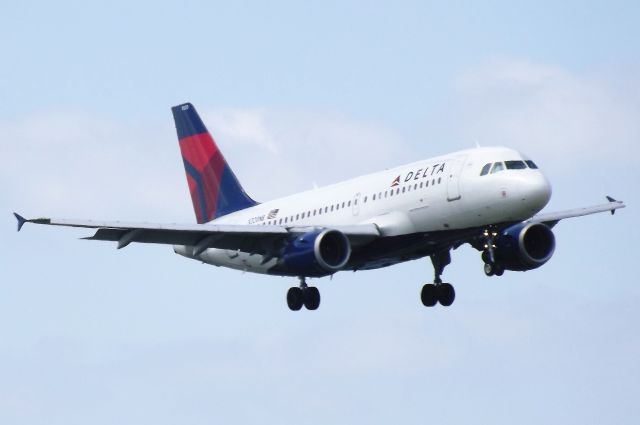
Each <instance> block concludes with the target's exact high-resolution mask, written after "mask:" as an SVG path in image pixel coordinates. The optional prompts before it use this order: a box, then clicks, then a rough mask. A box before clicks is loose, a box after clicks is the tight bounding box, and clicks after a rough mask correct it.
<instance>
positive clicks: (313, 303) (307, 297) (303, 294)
mask: <svg viewBox="0 0 640 425" xmlns="http://www.w3.org/2000/svg"><path fill="white" fill-rule="evenodd" d="M287 305H288V306H289V309H290V310H291V311H298V310H300V309H301V308H302V306H303V305H304V306H305V307H306V309H307V310H317V309H318V307H320V291H318V288H316V287H315V286H307V282H306V281H305V278H304V277H300V286H299V287H296V286H294V287H293V288H289V291H287Z"/></svg>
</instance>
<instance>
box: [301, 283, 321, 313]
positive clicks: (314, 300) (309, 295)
mask: <svg viewBox="0 0 640 425" xmlns="http://www.w3.org/2000/svg"><path fill="white" fill-rule="evenodd" d="M303 295H304V306H305V307H306V308H307V310H317V309H318V307H320V291H318V288H316V287H314V286H309V287H308V288H306V289H305V290H304V291H303Z"/></svg>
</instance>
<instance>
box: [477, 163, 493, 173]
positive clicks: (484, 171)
mask: <svg viewBox="0 0 640 425" xmlns="http://www.w3.org/2000/svg"><path fill="white" fill-rule="evenodd" d="M490 169H491V163H489V164H486V165H485V166H484V167H482V171H480V175H481V176H486V175H487V174H489V170H490Z"/></svg>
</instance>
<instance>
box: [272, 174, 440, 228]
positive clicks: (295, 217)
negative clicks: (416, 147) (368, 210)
mask: <svg viewBox="0 0 640 425" xmlns="http://www.w3.org/2000/svg"><path fill="white" fill-rule="evenodd" d="M440 183H442V177H438V178H437V179H432V180H431V181H429V180H427V181H424V182H420V183H414V184H412V185H411V184H410V185H407V186H402V187H397V188H395V189H388V190H385V191H384V192H383V191H380V192H378V193H374V194H373V195H367V196H365V197H364V198H363V199H362V202H363V203H365V204H366V203H367V201H369V199H371V201H372V202H373V201H377V200H381V199H382V198H391V197H393V196H397V195H400V194H402V193H408V192H411V191H412V190H418V189H422V188H428V187H429V184H431V186H435V185H437V184H440ZM352 205H354V206H355V205H358V199H357V198H356V199H354V200H353V201H344V202H342V203H340V202H339V203H337V204H332V205H328V206H325V207H322V208H317V209H313V210H308V211H306V212H302V213H297V214H296V215H290V216H287V217H283V218H279V219H274V220H267V221H265V222H263V223H262V224H263V225H269V226H271V225H281V224H288V223H293V222H295V221H298V220H303V219H305V218H309V217H315V216H320V215H322V214H328V213H331V212H334V211H338V210H340V209H343V208H349V207H351V206H352Z"/></svg>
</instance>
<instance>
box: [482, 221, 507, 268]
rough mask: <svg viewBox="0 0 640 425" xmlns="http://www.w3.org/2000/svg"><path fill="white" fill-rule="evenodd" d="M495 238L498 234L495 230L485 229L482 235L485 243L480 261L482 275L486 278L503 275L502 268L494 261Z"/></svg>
mask: <svg viewBox="0 0 640 425" xmlns="http://www.w3.org/2000/svg"><path fill="white" fill-rule="evenodd" d="M497 236H498V232H496V231H495V229H487V230H485V231H484V233H483V237H484V240H485V243H484V246H483V249H484V250H483V251H482V261H484V274H486V275H487V276H502V275H503V274H504V267H503V266H502V264H500V263H499V262H498V261H497V260H496V251H495V249H496V245H495V238H496V237H497Z"/></svg>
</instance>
